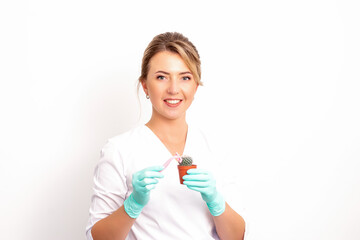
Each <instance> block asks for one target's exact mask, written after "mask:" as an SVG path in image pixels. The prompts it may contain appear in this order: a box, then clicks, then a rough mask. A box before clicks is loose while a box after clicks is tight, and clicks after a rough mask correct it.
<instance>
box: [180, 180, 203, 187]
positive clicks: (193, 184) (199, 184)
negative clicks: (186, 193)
mask: <svg viewBox="0 0 360 240" xmlns="http://www.w3.org/2000/svg"><path fill="white" fill-rule="evenodd" d="M183 184H184V185H186V186H188V187H199V188H207V187H209V182H201V181H184V182H183Z"/></svg>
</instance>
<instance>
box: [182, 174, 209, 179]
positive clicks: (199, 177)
mask: <svg viewBox="0 0 360 240" xmlns="http://www.w3.org/2000/svg"><path fill="white" fill-rule="evenodd" d="M183 179H184V180H187V181H209V180H210V176H209V175H207V174H194V175H184V176H183Z"/></svg>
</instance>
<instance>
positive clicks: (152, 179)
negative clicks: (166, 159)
mask: <svg viewBox="0 0 360 240" xmlns="http://www.w3.org/2000/svg"><path fill="white" fill-rule="evenodd" d="M163 169H164V167H163V166H153V167H148V168H145V169H143V170H141V171H138V172H136V173H134V174H133V177H132V185H133V192H132V193H131V194H130V196H129V198H127V199H126V200H125V202H124V208H125V211H126V213H127V214H128V215H129V216H130V217H131V218H137V217H138V216H139V215H140V213H141V210H142V209H143V208H144V207H145V205H146V204H147V203H148V202H149V200H150V191H151V190H152V189H154V188H155V186H156V184H157V183H158V182H159V180H158V178H163V177H164V175H163V174H162V173H161V172H160V171H161V170H163Z"/></svg>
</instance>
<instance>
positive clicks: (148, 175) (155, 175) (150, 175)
mask: <svg viewBox="0 0 360 240" xmlns="http://www.w3.org/2000/svg"><path fill="white" fill-rule="evenodd" d="M163 177H164V174H162V173H161V172H155V171H146V172H141V174H140V175H139V180H143V179H144V178H163Z"/></svg>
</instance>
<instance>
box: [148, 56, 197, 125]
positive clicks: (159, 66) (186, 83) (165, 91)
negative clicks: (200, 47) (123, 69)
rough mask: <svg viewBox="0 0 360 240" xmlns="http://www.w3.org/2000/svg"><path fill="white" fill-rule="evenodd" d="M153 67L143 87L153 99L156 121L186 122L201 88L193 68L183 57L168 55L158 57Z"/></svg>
mask: <svg viewBox="0 0 360 240" xmlns="http://www.w3.org/2000/svg"><path fill="white" fill-rule="evenodd" d="M149 66H150V67H149V72H148V75H147V78H146V80H145V81H143V83H142V86H143V89H144V91H145V94H147V95H149V96H150V100H151V103H152V106H153V117H158V118H162V119H167V120H175V119H181V118H183V119H184V120H185V114H186V110H187V109H188V108H189V107H190V105H191V103H192V101H193V99H194V95H195V93H196V90H197V87H198V84H197V83H196V82H195V80H194V77H193V75H192V74H191V72H190V70H189V68H188V67H187V66H186V64H185V63H184V61H183V60H182V58H181V57H180V55H179V54H176V53H172V52H168V51H163V52H159V53H157V54H155V55H154V56H153V57H152V58H151V60H150V64H149Z"/></svg>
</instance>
